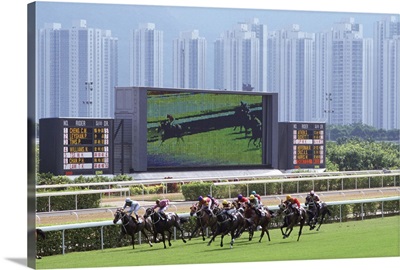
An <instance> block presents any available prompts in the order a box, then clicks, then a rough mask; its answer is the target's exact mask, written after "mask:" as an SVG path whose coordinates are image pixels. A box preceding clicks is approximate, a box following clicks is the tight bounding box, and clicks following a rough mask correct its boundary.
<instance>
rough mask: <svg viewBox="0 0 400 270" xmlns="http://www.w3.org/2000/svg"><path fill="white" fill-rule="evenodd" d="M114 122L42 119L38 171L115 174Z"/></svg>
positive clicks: (55, 173) (111, 120) (67, 173)
mask: <svg viewBox="0 0 400 270" xmlns="http://www.w3.org/2000/svg"><path fill="white" fill-rule="evenodd" d="M113 124H114V120H113V119H95V118H93V119H77V118H45V119H40V120H39V130H40V134H39V152H40V154H39V157H40V161H39V172H41V173H52V174H54V175H81V174H82V175H85V174H99V173H100V174H112V170H113V166H112V164H113V138H112V137H113V136H112V134H113Z"/></svg>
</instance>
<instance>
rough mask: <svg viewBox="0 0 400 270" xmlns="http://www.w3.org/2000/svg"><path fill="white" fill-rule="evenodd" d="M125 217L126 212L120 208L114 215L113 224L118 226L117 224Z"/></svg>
mask: <svg viewBox="0 0 400 270" xmlns="http://www.w3.org/2000/svg"><path fill="white" fill-rule="evenodd" d="M124 215H125V212H124V210H123V209H122V208H118V209H117V211H115V213H114V220H113V223H114V224H117V222H118V221H119V220H120V219H122V218H123V217H124Z"/></svg>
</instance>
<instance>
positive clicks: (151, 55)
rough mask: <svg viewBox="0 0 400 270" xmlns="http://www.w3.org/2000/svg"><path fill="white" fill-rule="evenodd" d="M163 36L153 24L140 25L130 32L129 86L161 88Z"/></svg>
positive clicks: (162, 77) (162, 76)
mask: <svg viewBox="0 0 400 270" xmlns="http://www.w3.org/2000/svg"><path fill="white" fill-rule="evenodd" d="M163 35H164V33H163V31H160V30H157V29H156V25H155V24H154V23H141V24H139V28H138V29H135V30H133V31H132V39H131V48H130V85H132V86H153V87H163V79H164V74H163V72H164V69H163V65H164V47H163V46H164V45H163V43H164V39H163Z"/></svg>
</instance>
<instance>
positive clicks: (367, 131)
mask: <svg viewBox="0 0 400 270" xmlns="http://www.w3.org/2000/svg"><path fill="white" fill-rule="evenodd" d="M327 132H328V134H329V140H332V141H337V140H340V139H341V138H348V137H357V138H360V139H365V140H371V139H372V140H375V141H397V142H399V141H400V130H399V129H391V130H385V129H377V128H374V127H372V126H368V125H365V124H362V123H355V124H350V125H344V126H343V125H330V126H327Z"/></svg>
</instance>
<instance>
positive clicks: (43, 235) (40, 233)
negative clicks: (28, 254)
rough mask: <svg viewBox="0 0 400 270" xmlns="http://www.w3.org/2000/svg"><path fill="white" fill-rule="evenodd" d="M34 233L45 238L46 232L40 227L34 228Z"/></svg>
mask: <svg viewBox="0 0 400 270" xmlns="http://www.w3.org/2000/svg"><path fill="white" fill-rule="evenodd" d="M36 234H37V235H40V237H42V239H43V240H45V239H46V234H45V233H44V231H43V230H42V229H36Z"/></svg>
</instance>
